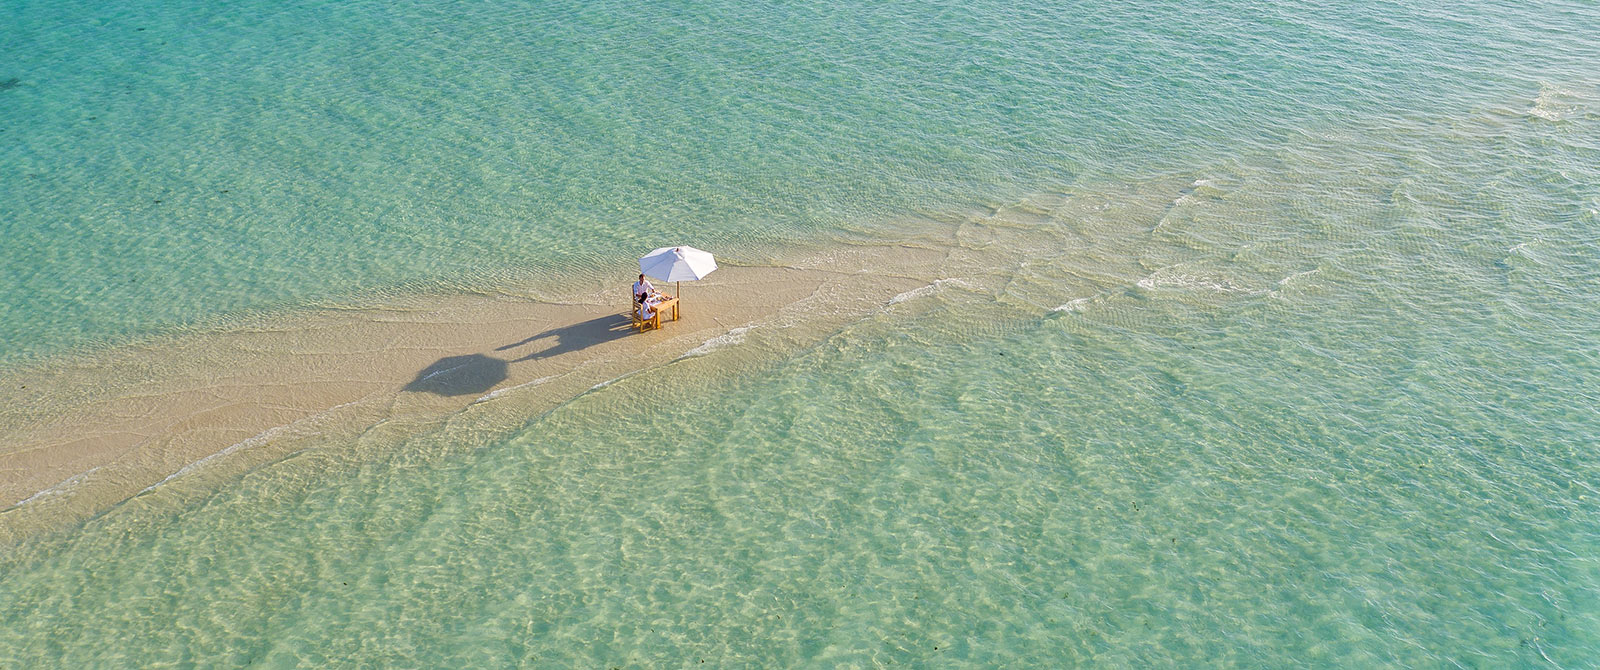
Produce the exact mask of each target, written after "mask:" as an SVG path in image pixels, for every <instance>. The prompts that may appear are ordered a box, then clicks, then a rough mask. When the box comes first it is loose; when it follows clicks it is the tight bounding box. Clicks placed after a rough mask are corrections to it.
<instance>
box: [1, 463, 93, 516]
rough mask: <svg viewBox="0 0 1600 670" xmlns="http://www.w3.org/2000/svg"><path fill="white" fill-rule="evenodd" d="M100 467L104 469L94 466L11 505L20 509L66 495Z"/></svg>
mask: <svg viewBox="0 0 1600 670" xmlns="http://www.w3.org/2000/svg"><path fill="white" fill-rule="evenodd" d="M102 467H104V466H100V465H96V466H94V467H92V468H89V469H88V470H84V471H83V472H80V473H78V474H75V475H73V476H71V477H68V478H66V479H63V480H61V483H59V484H56V485H55V486H51V487H49V488H46V489H44V490H42V491H39V492H38V493H35V494H33V495H31V496H28V497H27V498H24V499H22V500H21V501H18V502H17V504H15V505H12V507H21V506H23V505H26V504H28V503H32V502H38V501H40V500H44V499H46V498H54V497H56V496H59V495H64V494H67V493H71V492H72V490H73V489H75V488H78V486H79V485H80V484H82V483H83V481H84V480H85V479H88V477H89V475H92V474H94V472H95V471H96V470H99V469H100V468H102Z"/></svg>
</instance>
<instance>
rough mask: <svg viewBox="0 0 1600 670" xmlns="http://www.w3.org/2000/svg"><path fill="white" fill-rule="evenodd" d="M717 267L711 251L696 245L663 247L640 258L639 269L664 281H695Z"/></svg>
mask: <svg viewBox="0 0 1600 670" xmlns="http://www.w3.org/2000/svg"><path fill="white" fill-rule="evenodd" d="M716 269H717V260H716V259H715V258H712V257H711V252H709V251H701V250H699V249H696V248H694V247H661V248H660V249H656V250H655V251H652V252H650V253H648V254H645V255H644V257H643V258H640V259H639V271H640V272H643V273H644V274H646V275H648V276H651V277H655V278H656V279H660V280H663V281H693V280H696V279H701V278H703V277H705V276H706V275H708V274H711V273H712V272H713V271H715V270H716Z"/></svg>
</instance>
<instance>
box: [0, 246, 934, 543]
mask: <svg viewBox="0 0 1600 670" xmlns="http://www.w3.org/2000/svg"><path fill="white" fill-rule="evenodd" d="M948 254H949V250H939V249H935V248H931V247H922V248H918V247H916V246H910V245H905V244H894V245H861V246H855V247H847V248H842V249H834V250H831V251H829V252H827V253H825V254H817V255H812V256H810V257H808V258H803V259H799V260H796V261H793V262H784V263H765V264H749V265H743V264H740V262H739V261H738V259H725V260H724V262H723V267H722V268H721V269H720V270H719V271H718V272H716V273H715V274H713V275H711V276H710V277H708V278H707V279H705V280H702V281H698V282H693V283H692V284H685V285H684V286H683V287H682V293H683V295H682V309H681V319H680V320H679V321H677V322H675V323H674V322H671V321H668V322H666V323H665V324H664V328H662V329H661V330H659V331H649V332H642V333H641V332H638V331H636V330H635V329H633V328H632V327H631V325H630V323H629V321H628V318H627V317H626V315H625V314H626V313H625V310H626V309H627V308H628V305H629V297H628V296H629V292H628V284H629V282H630V281H631V280H632V278H633V277H632V276H631V275H630V274H628V269H627V268H626V266H625V265H623V264H620V263H619V265H623V267H619V269H618V272H617V276H616V277H615V278H613V280H612V281H608V282H605V283H603V285H596V286H591V287H587V289H588V290H578V291H575V292H574V293H573V294H572V295H568V296H565V297H564V298H562V299H560V300H555V301H552V300H538V299H533V298H527V297H520V296H517V295H512V294H507V293H496V294H473V295H452V296H422V297H414V298H411V299H408V300H406V301H404V302H403V303H390V304H383V305H372V306H367V307H360V308H348V309H319V310H314V311H310V312H302V313H297V314H292V315H279V316H277V317H275V318H272V319H270V320H266V321H264V322H262V323H256V324H246V325H240V326H236V327H233V328H228V329H223V330H219V331H214V332H205V333H194V334H188V335H184V336H180V337H173V338H169V339H166V340H163V341H159V342H149V343H143V344H139V345H134V346H126V347H122V348H118V349H116V350H114V351H108V352H102V353H100V354H98V355H95V356H90V357H82V358H78V359H75V360H72V361H57V362H55V363H54V364H53V365H47V366H40V367H36V368H34V369H30V370H25V371H22V372H21V373H16V374H12V375H9V378H5V379H3V380H0V407H4V409H3V410H0V436H3V440H0V510H4V511H3V512H0V540H16V539H19V538H20V537H22V536H24V535H26V534H28V533H29V532H30V531H33V530H37V529H39V528H43V527H48V526H56V527H60V526H62V525H65V524H68V523H71V522H73V521H76V520H82V519H85V518H88V517H90V516H93V515H95V514H98V513H101V512H103V511H105V510H106V509H109V508H111V507H113V506H115V505H118V504H119V503H121V502H123V501H127V500H129V499H130V498H133V497H135V496H138V495H140V494H141V493H143V492H149V491H153V490H155V489H156V488H158V487H162V486H164V485H166V484H170V483H174V482H179V481H183V480H186V479H199V478H200V477H199V475H202V474H203V475H206V476H208V477H213V478H215V477H218V476H219V475H225V474H226V473H234V474H237V473H238V472H241V471H243V470H245V469H248V468H251V467H256V466H259V465H261V464H263V463H268V462H272V461H273V460H276V459H281V458H283V457H284V456H286V455H288V454H291V453H294V452H295V451H296V450H297V449H301V448H304V446H305V444H307V441H308V440H309V439H310V438H313V437H317V438H321V439H322V440H323V441H326V440H327V439H328V438H336V439H343V440H347V441H350V442H351V443H352V444H354V443H359V442H374V441H387V442H391V443H393V442H398V441H400V440H404V439H405V438H406V437H408V436H409V435H413V434H415V433H417V432H419V431H422V430H427V429H429V428H430V427H434V426H437V425H438V424H439V423H440V422H442V421H447V420H449V418H450V417H451V416H452V415H455V414H458V413H461V412H463V410H464V409H466V408H468V407H470V406H473V405H476V404H483V403H488V402H494V401H497V400H499V399H500V398H502V397H510V396H515V397H516V398H517V403H516V408H515V413H516V414H517V415H518V416H520V417H522V420H526V419H527V418H528V417H531V416H537V415H538V414H539V413H541V412H543V411H548V410H549V409H551V408H553V407H555V406H558V405H559V404H561V403H563V402H565V401H567V400H570V399H571V398H573V397H575V396H577V395H578V394H581V393H583V392H585V391H587V390H589V389H592V388H594V387H595V386H596V385H597V384H603V383H605V382H607V381H608V380H614V379H617V378H619V377H623V376H627V375H629V374H634V373H637V372H639V371H641V370H647V369H650V368H652V367H655V366H660V365H662V364H664V363H667V362H671V361H673V360H675V359H679V358H681V357H684V356H685V355H694V354H699V353H704V352H706V351H708V350H709V349H712V348H715V347H716V346H717V345H718V344H720V343H723V342H727V341H729V338H730V333H732V334H733V337H735V338H736V337H737V336H738V334H740V333H742V332H743V330H744V329H749V328H752V327H757V326H763V327H766V328H782V329H794V331H795V333H796V337H797V340H796V341H800V340H804V339H806V337H807V336H804V335H800V333H813V334H815V333H818V332H823V331H826V330H827V329H829V328H836V327H837V326H838V324H839V323H842V322H843V321H844V320H848V319H849V318H852V317H853V316H858V315H860V314H862V313H865V312H867V311H870V310H871V309H873V308H875V307H880V306H882V305H884V304H885V303H886V301H888V300H890V299H892V298H893V297H894V296H896V295H898V294H901V293H904V292H905V291H908V290H914V289H916V288H917V287H919V286H925V285H927V284H928V283H929V282H930V281H932V280H934V279H937V278H938V277H936V276H933V275H937V274H938V268H939V267H940V266H941V265H942V264H943V261H944V260H945V259H946V258H947V257H948ZM663 288H668V290H669V291H671V290H672V289H673V287H663Z"/></svg>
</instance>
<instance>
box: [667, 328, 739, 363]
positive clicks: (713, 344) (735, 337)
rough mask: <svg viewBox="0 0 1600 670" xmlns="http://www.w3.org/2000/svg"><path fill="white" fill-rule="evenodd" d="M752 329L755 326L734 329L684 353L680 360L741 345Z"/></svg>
mask: <svg viewBox="0 0 1600 670" xmlns="http://www.w3.org/2000/svg"><path fill="white" fill-rule="evenodd" d="M752 328H755V326H742V327H739V328H734V329H733V330H730V331H728V332H726V333H723V334H721V335H718V336H716V337H713V338H711V339H709V340H706V341H705V343H704V344H701V345H700V346H698V347H695V348H693V349H690V350H688V351H687V352H684V354H683V355H682V356H679V357H678V359H679V360H682V359H685V358H694V357H695V356H704V355H706V354H709V353H711V352H713V351H716V350H718V349H723V348H726V347H731V346H733V345H736V344H739V343H740V342H743V341H744V335H745V333H748V332H750V330H751V329H752Z"/></svg>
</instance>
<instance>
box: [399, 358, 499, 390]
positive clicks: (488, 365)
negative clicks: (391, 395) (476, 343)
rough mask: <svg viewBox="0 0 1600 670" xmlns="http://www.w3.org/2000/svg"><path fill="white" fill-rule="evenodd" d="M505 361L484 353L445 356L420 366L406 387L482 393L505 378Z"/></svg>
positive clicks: (406, 388)
mask: <svg viewBox="0 0 1600 670" xmlns="http://www.w3.org/2000/svg"><path fill="white" fill-rule="evenodd" d="M507 376H508V371H507V365H506V361H503V360H500V359H498V358H493V357H490V356H485V355H483V354H470V355H467V356H448V357H445V358H441V359H439V360H437V361H434V363H433V365H430V366H428V367H426V368H423V369H422V371H421V372H418V373H417V378H416V379H413V380H411V383H410V384H406V386H405V390H407V391H413V392H425V393H432V394H435V395H445V396H453V395H469V394H473V393H483V392H484V391H487V390H489V389H492V388H494V385H495V384H499V383H500V382H503V381H505V380H506V377H507Z"/></svg>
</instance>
